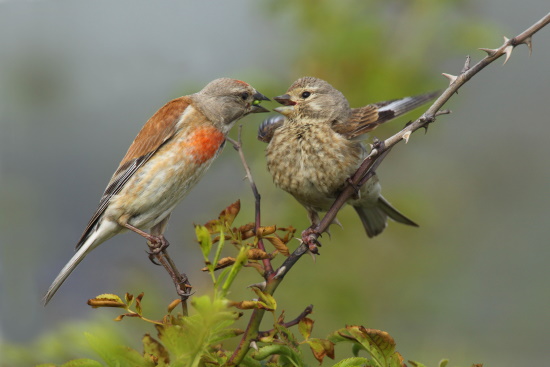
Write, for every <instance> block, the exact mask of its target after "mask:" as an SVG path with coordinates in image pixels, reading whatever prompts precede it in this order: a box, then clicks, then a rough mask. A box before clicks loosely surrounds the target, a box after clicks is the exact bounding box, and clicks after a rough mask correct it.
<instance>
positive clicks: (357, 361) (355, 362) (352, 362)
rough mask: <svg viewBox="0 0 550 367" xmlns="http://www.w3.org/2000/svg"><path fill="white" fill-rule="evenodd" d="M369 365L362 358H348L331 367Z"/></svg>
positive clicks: (366, 360) (367, 361)
mask: <svg viewBox="0 0 550 367" xmlns="http://www.w3.org/2000/svg"><path fill="white" fill-rule="evenodd" d="M367 363H369V360H368V359H366V358H362V357H355V358H348V359H343V360H341V361H340V362H338V363H336V364H335V365H333V366H332V367H358V366H364V365H366V364H367Z"/></svg>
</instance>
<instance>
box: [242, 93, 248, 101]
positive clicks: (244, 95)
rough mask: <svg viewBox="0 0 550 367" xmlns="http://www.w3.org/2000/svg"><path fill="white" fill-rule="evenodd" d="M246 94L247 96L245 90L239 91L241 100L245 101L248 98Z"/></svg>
mask: <svg viewBox="0 0 550 367" xmlns="http://www.w3.org/2000/svg"><path fill="white" fill-rule="evenodd" d="M248 96H249V94H248V93H247V92H242V93H241V98H242V100H243V101H246V100H247V99H248Z"/></svg>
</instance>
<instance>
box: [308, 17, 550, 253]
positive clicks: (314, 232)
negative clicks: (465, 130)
mask: <svg viewBox="0 0 550 367" xmlns="http://www.w3.org/2000/svg"><path fill="white" fill-rule="evenodd" d="M548 23H550V13H548V14H547V15H546V16H545V17H544V18H542V19H541V20H539V21H538V22H536V23H535V24H533V25H532V26H531V27H529V28H528V29H526V30H525V31H524V32H522V33H521V34H519V35H518V36H516V37H514V38H512V39H508V38H506V37H504V44H503V45H502V46H500V47H499V48H497V49H481V50H483V51H485V52H487V54H488V55H487V56H486V57H485V58H483V59H482V60H481V61H479V62H478V63H477V64H475V65H474V66H472V67H470V57H469V56H468V57H467V58H466V63H465V65H464V68H463V69H462V71H461V73H460V74H459V75H458V76H454V75H450V74H443V75H444V76H445V77H447V78H448V79H449V80H450V84H449V87H448V88H447V89H445V90H444V91H443V93H442V94H441V96H439V98H438V99H437V100H436V101H435V102H434V103H433V104H432V106H431V107H430V108H429V109H428V110H427V111H426V112H425V113H424V114H423V115H422V116H420V117H419V118H418V119H417V120H416V121H414V122H412V123H411V124H409V125H407V126H406V127H405V128H404V129H402V130H401V131H399V132H398V133H397V134H395V135H393V136H391V137H389V138H388V139H386V140H384V141H383V142H375V143H374V144H373V149H372V151H371V152H370V154H369V156H368V157H367V158H365V160H364V161H363V163H362V164H361V166H360V167H359V169H358V170H357V172H355V174H354V175H353V177H352V178H351V180H350V184H349V185H348V186H347V187H346V188H345V189H344V190H343V191H342V193H341V194H340V195H339V196H338V198H337V199H336V201H335V202H334V204H333V205H332V207H331V208H330V210H329V211H328V212H327V213H326V215H325V216H324V217H323V219H322V220H321V221H320V223H319V224H318V225H317V226H314V227H311V228H310V230H309V231H307V230H306V231H304V233H303V236H302V241H303V242H304V244H302V246H307V248H308V249H316V243H317V238H319V235H320V234H321V233H323V232H325V231H326V230H327V229H328V227H329V225H330V224H331V223H332V221H333V220H334V219H335V218H336V214H337V213H338V211H339V210H340V209H341V208H342V206H343V205H344V204H345V203H346V202H347V200H348V199H349V198H351V197H352V196H353V195H354V193H355V187H357V186H360V185H361V182H360V181H363V183H364V182H365V181H366V180H364V179H363V178H364V177H365V176H367V175H372V174H374V169H375V168H376V167H375V166H377V165H378V164H380V162H381V161H382V159H384V156H385V155H384V153H385V152H387V151H388V150H389V149H391V148H392V147H393V146H394V145H395V144H397V143H399V142H400V141H401V140H405V142H408V140H409V137H410V136H411V134H412V133H413V132H415V131H416V130H418V129H420V128H427V127H428V125H429V124H430V123H432V122H434V121H435V119H436V117H437V116H439V115H441V114H447V113H449V112H450V111H447V110H443V111H441V108H442V107H443V105H444V104H445V103H446V102H447V101H448V100H449V99H450V98H451V97H452V96H453V94H455V93H456V92H457V91H458V89H459V88H460V87H461V86H463V85H464V84H465V83H466V82H467V81H468V80H470V79H471V78H472V77H473V76H474V75H476V74H477V73H479V72H480V71H481V70H482V69H484V68H485V67H486V66H487V65H489V64H491V63H492V62H493V61H495V60H496V59H498V58H499V57H501V56H503V55H506V59H505V60H504V63H506V61H508V59H509V58H510V55H511V54H512V50H513V49H514V47H516V46H518V45H520V44H522V43H524V44H526V45H527V47H529V50H530V51H531V49H532V41H531V37H532V36H533V34H535V33H536V32H537V31H539V30H540V29H542V28H543V27H544V26H546V25H547V24H548ZM371 172H372V173H371Z"/></svg>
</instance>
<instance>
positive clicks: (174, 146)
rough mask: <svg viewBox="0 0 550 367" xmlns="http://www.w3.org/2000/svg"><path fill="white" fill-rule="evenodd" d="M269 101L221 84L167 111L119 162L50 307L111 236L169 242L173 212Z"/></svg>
mask: <svg viewBox="0 0 550 367" xmlns="http://www.w3.org/2000/svg"><path fill="white" fill-rule="evenodd" d="M262 100H269V99H268V98H266V97H265V96H264V95H262V94H261V93H259V92H257V91H256V90H255V89H254V88H253V87H252V86H250V85H248V84H247V83H245V82H242V81H240V80H235V79H229V78H220V79H216V80H214V81H212V82H210V83H209V84H208V85H206V86H205V87H204V88H203V89H202V90H201V91H200V92H198V93H195V94H191V95H188V96H184V97H180V98H177V99H174V100H172V101H170V102H168V103H167V104H165V105H164V106H163V107H161V108H160V109H159V110H158V111H157V112H156V113H155V114H154V115H153V116H152V117H151V118H150V119H149V120H148V121H147V123H146V124H145V125H144V126H143V128H142V129H141V131H140V132H139V133H138V135H137V137H136V138H135V140H134V142H133V143H132V145H131V146H130V148H129V149H128V151H127V153H126V155H125V156H124V158H123V159H122V161H121V162H120V164H119V166H118V168H117V170H116V171H115V173H114V175H113V177H112V178H111V180H110V181H109V184H108V185H107V188H106V189H105V192H104V193H103V196H102V198H101V200H100V202H99V207H98V208H97V210H96V212H95V213H94V215H93V216H92V218H91V219H90V222H89V223H88V226H87V227H86V229H85V230H84V233H83V234H82V237H81V238H80V240H79V241H78V244H77V246H76V248H77V252H76V254H75V255H74V256H73V257H72V258H71V260H69V262H68V263H67V264H66V265H65V267H64V268H63V269H62V270H61V272H60V273H59V275H58V276H57V277H56V278H55V280H54V281H53V283H52V285H51V286H50V288H49V289H48V292H47V293H46V295H45V296H44V302H45V303H48V302H49V300H50V299H51V298H52V297H53V295H54V294H55V292H56V291H57V290H58V288H59V287H60V286H61V284H62V283H63V282H64V281H65V279H66V278H67V277H68V276H69V275H70V274H71V272H72V271H73V270H74V269H75V267H76V266H77V265H78V264H79V263H80V262H81V261H82V260H83V259H84V257H85V256H86V255H87V254H88V253H89V252H90V251H92V250H93V249H94V248H96V247H97V246H99V245H100V244H101V243H103V242H105V241H107V240H108V239H109V238H111V237H113V236H115V235H117V234H120V233H123V232H126V231H128V230H131V231H134V232H136V233H138V234H140V235H142V236H143V237H145V238H146V239H147V240H151V241H152V240H158V241H161V242H162V240H163V239H164V237H163V233H164V230H165V229H166V225H167V223H168V219H169V218H170V213H171V212H172V210H173V209H174V208H175V206H176V205H177V204H178V203H179V202H180V201H181V200H182V199H183V198H184V197H185V195H187V193H188V192H189V191H190V190H191V188H192V187H193V186H194V185H195V184H196V183H197V182H198V181H199V180H200V179H201V178H202V176H203V174H204V172H205V171H206V170H207V169H208V168H209V167H210V164H211V163H212V161H213V160H214V159H215V158H216V157H217V155H218V154H219V152H220V151H221V149H222V148H223V145H224V142H225V138H226V136H227V133H228V132H229V130H230V129H231V127H232V126H233V125H234V124H235V122H236V121H237V120H239V119H240V118H242V117H244V116H246V115H248V114H250V113H256V112H267V109H265V108H264V107H262V106H260V105H259V103H260V101H262ZM148 230H150V234H147V233H146V232H145V231H148Z"/></svg>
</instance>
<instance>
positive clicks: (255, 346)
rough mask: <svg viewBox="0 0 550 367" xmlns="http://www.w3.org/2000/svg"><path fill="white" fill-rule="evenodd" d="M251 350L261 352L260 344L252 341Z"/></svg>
mask: <svg viewBox="0 0 550 367" xmlns="http://www.w3.org/2000/svg"><path fill="white" fill-rule="evenodd" d="M250 348H252V349H254V350H255V351H256V352H257V351H258V350H259V349H258V344H256V342H255V341H254V340H252V341H251V342H250Z"/></svg>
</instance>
